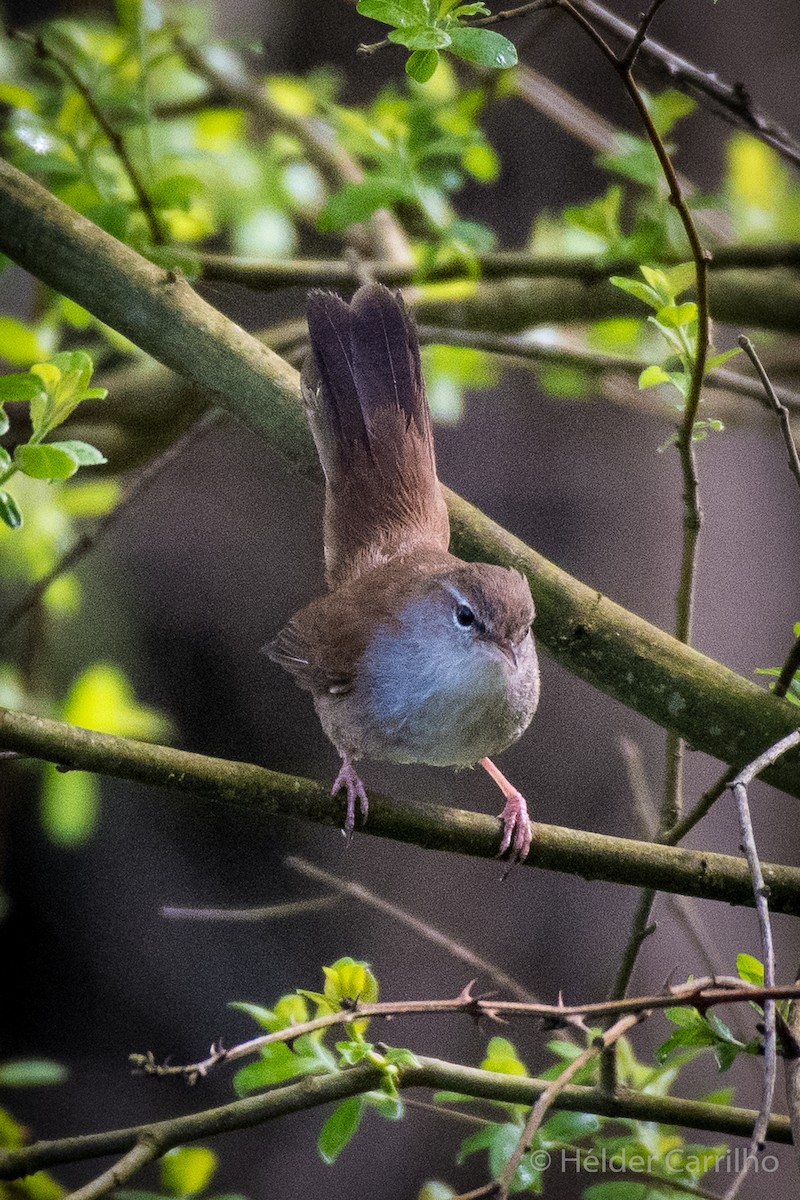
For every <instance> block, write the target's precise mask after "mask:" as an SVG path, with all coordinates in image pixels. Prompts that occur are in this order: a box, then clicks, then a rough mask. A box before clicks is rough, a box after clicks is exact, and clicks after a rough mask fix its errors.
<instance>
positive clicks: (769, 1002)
mask: <svg viewBox="0 0 800 1200" xmlns="http://www.w3.org/2000/svg"><path fill="white" fill-rule="evenodd" d="M798 743H800V730H796V731H795V732H794V733H793V734H790V735H789V736H788V737H785V738H782V739H781V741H780V742H778V743H777V744H776V745H774V746H771V747H770V748H769V749H768V750H765V752H764V753H763V754H760V755H759V757H758V758H757V759H756V760H755V762H752V763H750V764H749V765H748V766H747V767H745V768H744V770H742V771H740V772H739V774H738V775H737V776H736V778H735V779H734V780H733V782H732V783H731V790H732V791H733V794H734V797H735V799H736V807H737V809H738V813H739V829H740V832H741V838H742V849H743V851H744V853H745V856H746V858H747V865H748V867H749V869H750V877H751V879H752V881H753V896H754V898H755V902H756V912H757V914H758V928H759V932H760V934H761V949H762V956H763V959H764V983H765V985H766V986H767V987H769V986H771V985H772V984H773V983H774V982H775V950H774V948H773V942H772V926H771V924H770V919H769V907H768V905H767V898H768V896H769V888H768V887H767V885H766V883H765V881H764V873H763V870H762V867H761V862H760V860H759V857H758V849H757V847H756V842H755V836H754V834H753V822H752V820H751V818H750V805H749V803H748V799H747V788H748V786H749V784H751V783H752V781H753V780H754V779H755V777H756V776H757V775H758V774H759V773H760V772H761V771H763V769H764V768H765V767H767V766H769V764H770V763H772V762H775V760H776V759H778V758H780V756H781V755H782V754H785V753H786V751H787V750H790V749H791V748H792V747H793V746H796V745H797V744H798ZM763 1009H764V1081H763V1085H762V1090H761V1106H760V1108H759V1113H758V1120H757V1121H756V1123H755V1125H754V1126H753V1132H752V1134H751V1137H750V1143H749V1145H748V1147H747V1154H746V1156H745V1160H744V1163H743V1164H742V1167H741V1169H740V1170H739V1171H738V1172H737V1175H736V1178H735V1179H734V1181H733V1183H732V1184H731V1186H730V1187H729V1188H728V1189H727V1191H726V1192H725V1200H735V1197H736V1196H738V1194H739V1192H740V1190H741V1187H742V1184H743V1183H744V1181H745V1179H746V1178H747V1175H748V1174H749V1172H750V1169H751V1168H752V1166H753V1164H754V1163H755V1162H756V1160H757V1158H758V1155H759V1153H760V1152H761V1151H762V1150H763V1149H764V1136H765V1130H766V1127H767V1123H768V1121H769V1115H770V1112H771V1111H772V1099H773V1096H774V1094H775V1077H776V1074H777V1033H776V1021H775V1000H774V999H772V998H769V999H765V1001H764V1006H763Z"/></svg>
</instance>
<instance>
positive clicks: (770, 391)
mask: <svg viewBox="0 0 800 1200" xmlns="http://www.w3.org/2000/svg"><path fill="white" fill-rule="evenodd" d="M737 341H738V343H739V345H740V346H741V348H742V349H743V350H744V352H745V354H746V355H747V357H748V358H749V359H750V362H751V363H752V364H753V366H754V367H755V369H756V373H757V374H758V377H759V379H760V380H761V383H762V384H763V387H764V391H765V392H766V394H767V399H768V400H769V402H770V404H771V406H772V408H773V410H774V411H775V412H776V413H777V414H778V420H779V421H780V423H781V433H782V434H783V441H784V444H785V446H786V452H787V454H788V456H789V469H790V470H791V472H792V474H793V475H794V477H795V481H796V482H797V484H798V485H799V486H800V458H798V455H797V446H796V445H795V442H794V436H793V434H792V426H791V422H790V419H789V411H788V409H787V408H786V406H785V405H784V404H781V402H780V400H779V399H778V397H777V395H776V394H775V389H774V387H773V386H772V381H771V380H770V377H769V375H767V372H766V371H765V370H764V365H763V363H762V362H761V359H760V358H759V357H758V354H757V353H756V348H755V346H754V345H753V343H752V342H751V341H750V338H749V337H745V336H744V334H742V336H741V337H740V338H738V339H737Z"/></svg>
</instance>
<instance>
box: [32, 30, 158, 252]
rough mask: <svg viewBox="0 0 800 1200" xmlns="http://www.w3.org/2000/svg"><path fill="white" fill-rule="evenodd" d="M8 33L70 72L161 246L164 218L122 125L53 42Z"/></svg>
mask: <svg viewBox="0 0 800 1200" xmlns="http://www.w3.org/2000/svg"><path fill="white" fill-rule="evenodd" d="M8 36H9V37H10V38H12V39H13V40H14V41H17V42H24V43H25V45H26V46H30V48H31V49H32V50H33V52H34V54H36V56H37V57H38V58H40V59H42V61H43V62H51V63H55V65H56V66H57V67H58V69H59V70H60V71H61V72H62V73H63V74H64V75H65V76H66V78H67V79H68V80H69V82H70V83H71V84H72V86H73V87H74V88H75V90H76V92H78V93H79V95H80V96H81V98H82V100H83V102H84V104H85V105H86V107H87V108H88V109H89V112H90V113H91V114H92V116H93V117H94V119H95V121H96V122H97V124H98V125H99V127H100V129H101V130H102V131H103V133H104V135H105V137H106V139H107V141H108V142H109V143H110V145H111V148H112V149H113V151H114V153H115V154H116V156H117V158H118V159H119V162H120V166H121V167H122V169H123V171H124V172H125V174H126V175H127V177H128V180H129V182H130V185H131V187H132V188H133V191H134V193H135V195H136V199H137V201H138V204H139V207H140V208H141V210H142V215H143V216H144V219H145V220H146V222H147V225H148V228H149V230H150V237H151V238H152V240H153V242H154V243H155V244H156V245H157V246H161V245H163V244H164V242H165V241H166V237H165V233H164V229H163V227H162V224H161V221H160V219H159V217H158V214H157V213H156V210H155V208H154V207H153V201H152V200H151V199H150V194H149V192H148V191H147V188H146V186H145V183H144V180H143V179H142V177H141V175H140V174H139V171H138V168H137V167H136V165H135V163H134V161H133V159H132V158H131V156H130V154H129V153H128V148H127V146H126V145H125V139H124V137H123V136H122V134H121V133H120V132H119V130H118V129H115V127H114V126H113V125H112V123H111V121H109V119H108V117H107V116H106V114H105V113H104V112H103V109H102V107H101V105H99V104H98V103H97V100H96V99H95V97H94V95H93V94H92V90H91V88H90V87H89V86H88V85H87V84H86V83H85V82H84V81H83V79H82V78H81V76H80V74H79V73H78V71H76V70H75V67H74V66H73V65H72V63H71V62H70V60H69V59H68V58H67V57H66V55H64V54H61V53H60V52H59V51H58V50H55V49H54V48H53V47H52V46H51V45H49V44H48V43H47V42H45V40H44V38H42V37H41V36H34V35H33V34H30V33H25V32H23V31H22V30H21V29H9V30H8Z"/></svg>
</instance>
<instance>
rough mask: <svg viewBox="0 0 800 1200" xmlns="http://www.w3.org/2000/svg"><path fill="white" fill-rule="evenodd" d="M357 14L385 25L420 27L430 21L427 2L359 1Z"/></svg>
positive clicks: (400, 0) (396, 0) (418, 0)
mask: <svg viewBox="0 0 800 1200" xmlns="http://www.w3.org/2000/svg"><path fill="white" fill-rule="evenodd" d="M356 12H358V13H360V14H361V16H362V17H372V19H373V21H382V22H383V23H384V25H418V24H421V23H423V22H425V21H427V20H429V13H428V8H427V5H426V4H425V0H358V4H357V5H356Z"/></svg>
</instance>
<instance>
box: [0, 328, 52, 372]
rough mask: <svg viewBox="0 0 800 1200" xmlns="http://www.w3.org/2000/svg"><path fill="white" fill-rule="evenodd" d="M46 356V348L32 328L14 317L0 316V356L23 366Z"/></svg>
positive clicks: (13, 363)
mask: <svg viewBox="0 0 800 1200" xmlns="http://www.w3.org/2000/svg"><path fill="white" fill-rule="evenodd" d="M46 356H47V350H46V349H45V347H43V346H42V344H41V342H40V341H39V338H38V336H37V334H36V332H35V331H34V330H33V329H29V328H28V326H27V325H24V324H23V323H22V321H18V320H16V318H15V317H0V358H5V359H7V360H8V362H10V363H11V364H12V365H13V366H15V367H16V366H20V367H23V366H27V365H28V363H34V362H36V360H37V359H39V358H46Z"/></svg>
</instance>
